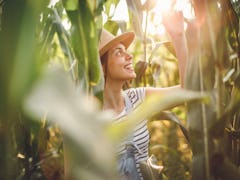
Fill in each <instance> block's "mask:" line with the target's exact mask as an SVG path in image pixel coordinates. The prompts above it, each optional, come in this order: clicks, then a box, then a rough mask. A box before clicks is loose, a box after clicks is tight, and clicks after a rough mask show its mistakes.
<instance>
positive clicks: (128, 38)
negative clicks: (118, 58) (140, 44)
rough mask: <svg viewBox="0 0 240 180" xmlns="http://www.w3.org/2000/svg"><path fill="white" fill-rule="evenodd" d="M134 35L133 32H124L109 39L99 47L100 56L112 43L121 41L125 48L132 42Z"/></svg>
mask: <svg viewBox="0 0 240 180" xmlns="http://www.w3.org/2000/svg"><path fill="white" fill-rule="evenodd" d="M134 37H135V34H134V32H125V33H123V34H121V35H119V36H116V37H115V38H114V39H112V40H111V41H109V42H108V43H107V44H106V45H105V46H103V47H102V48H101V49H100V51H99V54H100V56H102V55H104V54H105V53H106V52H107V51H108V50H109V49H110V48H112V47H113V46H114V45H116V44H118V43H122V44H123V45H124V46H125V48H126V49H127V48H128V47H129V45H130V44H131V43H132V42H133V40H134Z"/></svg>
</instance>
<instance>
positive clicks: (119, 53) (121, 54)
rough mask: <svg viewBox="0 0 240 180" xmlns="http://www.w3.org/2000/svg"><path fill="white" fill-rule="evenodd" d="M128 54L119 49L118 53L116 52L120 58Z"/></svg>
mask: <svg viewBox="0 0 240 180" xmlns="http://www.w3.org/2000/svg"><path fill="white" fill-rule="evenodd" d="M126 54H127V52H126V51H125V50H123V49H118V50H117V51H116V52H115V55H116V56H118V57H123V56H125V55H126Z"/></svg>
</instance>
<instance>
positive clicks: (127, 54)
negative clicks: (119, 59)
mask: <svg viewBox="0 0 240 180" xmlns="http://www.w3.org/2000/svg"><path fill="white" fill-rule="evenodd" d="M125 55H126V56H125V59H126V60H132V58H133V55H132V54H130V53H128V52H126V54H125Z"/></svg>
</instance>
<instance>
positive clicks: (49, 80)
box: [24, 70, 115, 179]
mask: <svg viewBox="0 0 240 180" xmlns="http://www.w3.org/2000/svg"><path fill="white" fill-rule="evenodd" d="M24 109H25V111H26V112H27V113H28V114H29V115H31V116H32V117H35V118H36V119H41V117H43V116H44V115H45V114H46V113H47V118H48V120H49V121H50V122H51V123H57V125H58V126H59V127H60V128H61V131H62V132H63V135H64V139H65V142H64V146H65V147H66V153H68V152H69V156H70V159H71V163H70V164H71V165H70V167H72V169H70V170H71V172H72V173H74V176H75V175H76V174H77V175H76V176H75V177H78V178H81V179H84V178H83V174H82V175H81V174H79V170H81V171H84V169H86V168H87V167H88V166H89V165H91V168H88V169H90V171H91V172H92V173H93V174H94V173H97V174H98V176H99V179H114V175H115V174H114V172H115V171H114V165H113V162H114V159H113V158H114V155H113V149H112V146H111V144H110V141H109V138H108V137H107V136H106V134H105V129H104V126H105V125H106V122H107V121H106V120H108V119H110V118H111V117H112V115H111V114H109V113H103V112H101V111H100V110H99V109H98V106H97V102H96V101H94V100H93V99H92V100H91V99H89V97H87V96H86V95H85V94H84V93H83V92H82V91H81V92H79V91H78V92H77V91H76V88H75V85H74V84H72V82H71V81H70V80H69V79H68V77H67V75H66V74H65V73H64V72H63V71H60V70H53V71H48V72H45V73H44V76H43V78H42V79H41V80H40V81H39V82H38V83H36V86H35V87H34V88H33V90H32V93H31V94H29V96H28V97H27V99H26V101H25V103H24ZM83 162H84V163H83ZM102 162H104V166H103V165H102ZM86 170H87V169H86ZM113 174H114V175H113Z"/></svg>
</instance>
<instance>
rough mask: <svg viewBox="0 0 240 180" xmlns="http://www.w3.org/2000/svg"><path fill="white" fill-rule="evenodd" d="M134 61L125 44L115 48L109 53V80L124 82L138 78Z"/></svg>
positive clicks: (107, 74) (107, 73)
mask: <svg viewBox="0 0 240 180" xmlns="http://www.w3.org/2000/svg"><path fill="white" fill-rule="evenodd" d="M132 59H133V57H132V55H131V54H129V53H128V52H127V51H126V49H125V47H124V45H123V44H117V45H115V46H113V47H112V48H111V49H110V50H109V51H108V60H107V63H108V64H107V72H106V76H107V78H111V79H113V80H122V81H126V80H132V79H134V78H136V73H135V72H134V68H133V64H132Z"/></svg>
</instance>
